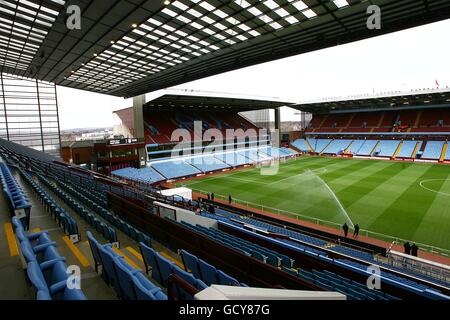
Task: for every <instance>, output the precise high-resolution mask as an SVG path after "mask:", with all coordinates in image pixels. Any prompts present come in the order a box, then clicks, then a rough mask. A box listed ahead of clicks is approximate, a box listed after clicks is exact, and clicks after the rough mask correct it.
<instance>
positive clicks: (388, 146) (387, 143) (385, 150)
mask: <svg viewBox="0 0 450 320" xmlns="http://www.w3.org/2000/svg"><path fill="white" fill-rule="evenodd" d="M399 144H400V141H398V140H380V142H379V144H378V145H377V147H376V149H375V152H374V156H378V157H392V156H393V155H394V153H395V151H396V150H397V148H398V146H399Z"/></svg>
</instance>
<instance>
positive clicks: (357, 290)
mask: <svg viewBox="0 0 450 320" xmlns="http://www.w3.org/2000/svg"><path fill="white" fill-rule="evenodd" d="M285 271H288V272H290V273H293V272H292V271H290V270H285ZM293 274H295V273H293ZM298 276H299V277H300V278H302V279H304V280H307V281H309V282H312V283H315V284H316V285H318V286H320V287H321V288H323V289H325V290H329V291H337V292H340V293H342V294H344V295H346V296H347V298H348V299H349V300H398V298H396V297H393V296H391V295H389V294H387V293H384V292H382V291H380V290H376V289H369V288H368V287H367V285H366V284H361V283H358V282H356V281H353V280H350V279H348V278H345V277H342V276H340V275H338V274H335V273H333V272H330V271H327V270H324V271H318V270H312V271H311V272H310V271H306V270H303V269H302V270H299V271H298Z"/></svg>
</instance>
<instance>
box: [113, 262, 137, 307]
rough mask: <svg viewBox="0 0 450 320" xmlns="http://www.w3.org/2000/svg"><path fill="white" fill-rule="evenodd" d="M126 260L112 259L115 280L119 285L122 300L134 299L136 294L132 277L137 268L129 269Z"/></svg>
mask: <svg viewBox="0 0 450 320" xmlns="http://www.w3.org/2000/svg"><path fill="white" fill-rule="evenodd" d="M125 264H126V262H125V261H124V260H123V259H120V258H115V259H114V268H115V270H116V274H117V280H118V283H119V286H120V297H121V298H122V299H123V300H136V294H135V292H134V286H133V277H134V276H135V275H136V274H137V273H139V272H140V271H139V270H132V269H130V268H131V266H129V267H127V266H126V265H125Z"/></svg>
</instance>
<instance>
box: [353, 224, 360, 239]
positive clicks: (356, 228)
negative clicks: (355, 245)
mask: <svg viewBox="0 0 450 320" xmlns="http://www.w3.org/2000/svg"><path fill="white" fill-rule="evenodd" d="M358 236H359V224H355V231H353V237H354V238H358Z"/></svg>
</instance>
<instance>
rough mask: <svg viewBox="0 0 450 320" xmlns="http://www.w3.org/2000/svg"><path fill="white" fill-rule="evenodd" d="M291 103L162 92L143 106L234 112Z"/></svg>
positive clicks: (164, 108) (290, 103) (276, 106)
mask: <svg viewBox="0 0 450 320" xmlns="http://www.w3.org/2000/svg"><path fill="white" fill-rule="evenodd" d="M290 105H293V103H292V102H283V101H279V100H275V99H273V100H262V99H261V98H256V97H255V98H242V97H232V96H230V97H227V96H210V95H191V94H184V95H183V94H164V95H162V96H160V97H158V98H155V99H153V100H151V101H149V102H147V103H146V104H145V105H144V107H145V108H152V109H159V110H161V109H163V110H167V109H169V110H171V109H174V108H177V109H191V110H193V109H195V110H201V109H204V110H208V111H228V110H233V111H234V112H240V111H251V110H261V109H271V108H279V107H285V106H290Z"/></svg>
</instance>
